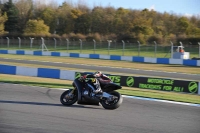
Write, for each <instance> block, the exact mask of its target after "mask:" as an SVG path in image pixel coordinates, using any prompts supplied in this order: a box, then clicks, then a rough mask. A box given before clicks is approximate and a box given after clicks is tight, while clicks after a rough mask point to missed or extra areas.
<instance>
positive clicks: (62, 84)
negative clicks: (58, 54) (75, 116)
mask: <svg viewBox="0 0 200 133" xmlns="http://www.w3.org/2000/svg"><path fill="white" fill-rule="evenodd" d="M0 82H1V83H12V84H23V85H28V86H38V87H47V88H54V89H55V88H71V87H72V85H71V84H72V81H67V80H60V79H49V78H38V77H27V76H18V75H6V74H0ZM118 91H119V92H120V93H121V94H124V95H130V96H140V97H148V98H157V99H163V100H170V101H178V102H187V103H196V104H200V96H199V95H194V94H185V93H176V92H165V91H156V90H147V89H139V88H129V87H123V89H121V90H118Z"/></svg>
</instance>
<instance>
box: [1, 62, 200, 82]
mask: <svg viewBox="0 0 200 133" xmlns="http://www.w3.org/2000/svg"><path fill="white" fill-rule="evenodd" d="M0 61H5V62H15V63H24V64H37V65H46V66H52V67H68V68H74V69H86V70H97V71H103V72H104V71H107V72H116V73H127V74H138V75H149V76H154V77H169V78H178V79H189V80H198V81H199V80H200V75H196V74H185V73H170V72H162V71H149V70H138V69H128V68H115V67H114V68H113V67H109V66H91V65H80V64H67V63H61V62H57V63H55V62H54V63H53V62H41V61H29V60H16V59H5V58H0Z"/></svg>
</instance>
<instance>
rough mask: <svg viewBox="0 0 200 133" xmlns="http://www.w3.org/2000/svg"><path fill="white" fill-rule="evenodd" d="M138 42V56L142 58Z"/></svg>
mask: <svg viewBox="0 0 200 133" xmlns="http://www.w3.org/2000/svg"><path fill="white" fill-rule="evenodd" d="M137 42H138V56H140V41H137Z"/></svg>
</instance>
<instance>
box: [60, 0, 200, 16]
mask: <svg viewBox="0 0 200 133" xmlns="http://www.w3.org/2000/svg"><path fill="white" fill-rule="evenodd" d="M64 1H68V2H72V3H77V2H82V3H86V4H87V5H88V6H89V7H94V6H98V5H101V6H103V7H105V6H109V5H110V6H113V7H115V8H118V7H123V8H128V9H139V10H142V9H144V8H147V9H154V10H155V11H158V12H161V13H163V12H165V11H166V12H168V13H175V14H178V15H179V14H180V15H199V16H200V0H57V2H59V4H61V3H62V2H64Z"/></svg>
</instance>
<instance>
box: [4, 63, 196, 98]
mask: <svg viewBox="0 0 200 133" xmlns="http://www.w3.org/2000/svg"><path fill="white" fill-rule="evenodd" d="M0 74H12V75H23V76H33V77H43V78H54V79H66V80H74V79H75V78H78V77H80V76H82V75H85V74H91V72H75V71H70V70H59V69H49V68H31V67H23V66H11V65H1V64H0ZM106 75H108V76H109V77H110V78H111V79H112V81H113V82H115V83H116V84H119V85H121V86H127V87H135V88H141V89H151V90H162V91H174V92H185V93H192V94H199V95H200V83H199V82H196V81H184V80H174V79H165V78H153V77H136V76H120V75H110V74H106Z"/></svg>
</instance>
